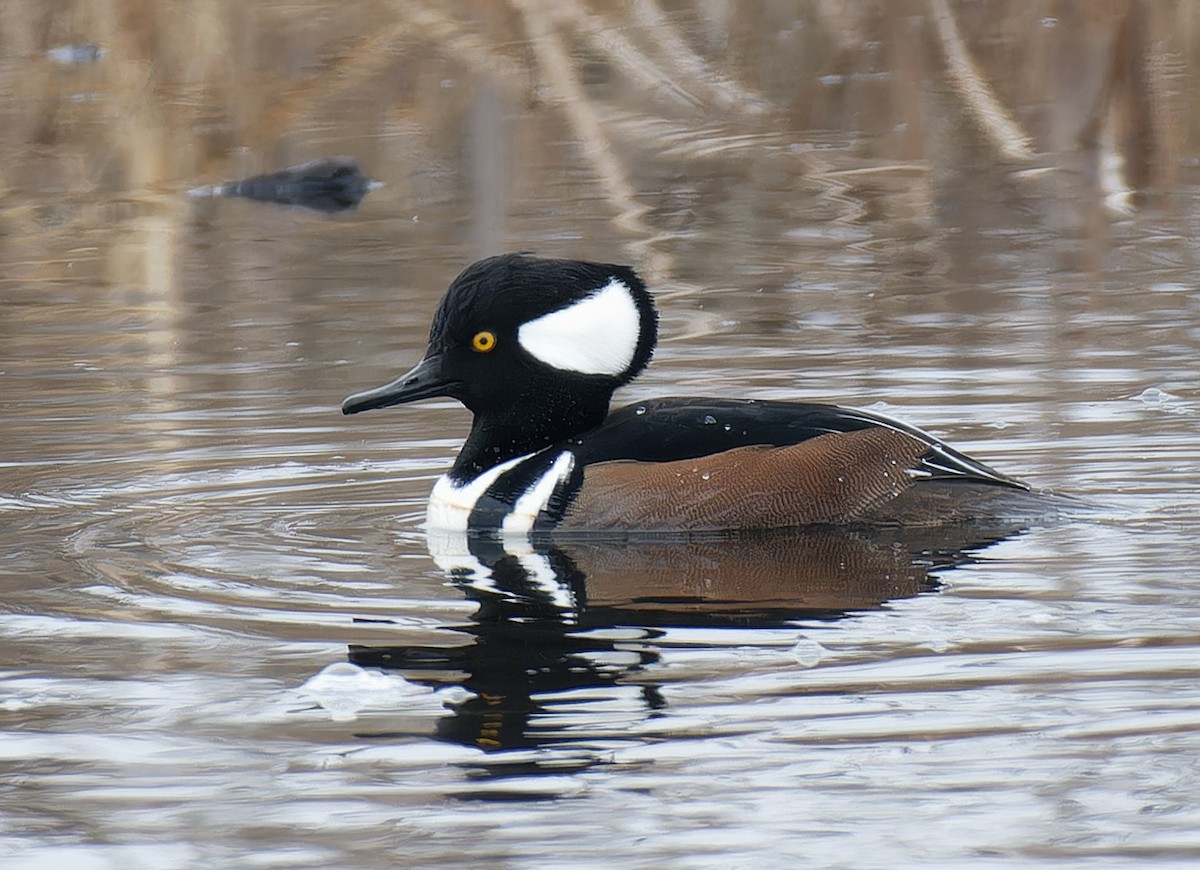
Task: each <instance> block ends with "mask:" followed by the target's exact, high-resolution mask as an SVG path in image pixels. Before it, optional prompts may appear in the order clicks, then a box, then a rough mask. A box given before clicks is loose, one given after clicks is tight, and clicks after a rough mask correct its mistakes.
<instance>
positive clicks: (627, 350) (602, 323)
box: [517, 278, 642, 377]
mask: <svg viewBox="0 0 1200 870" xmlns="http://www.w3.org/2000/svg"><path fill="white" fill-rule="evenodd" d="M641 326H642V318H641V314H640V312H639V311H638V307H637V303H636V302H634V300H633V293H632V291H631V290H630V289H629V287H628V286H627V285H626V284H625V282H623V281H618V280H617V279H616V278H612V279H610V280H609V282H608V283H607V284H605V285H604V286H603V287H601V288H600V289H599V290H597V291H596V292H595V293H593V294H592V295H591V296H588V297H586V298H584V299H581V300H579V301H578V302H575V303H573V304H571V305H568V306H567V307H566V308H560V309H559V310H558V311H551V312H550V313H549V314H543V315H542V316H541V317H539V318H537V319H536V320H531V321H529V322H528V323H524V324H522V325H521V327H520V328H519V329H518V330H517V341H519V342H520V343H521V347H523V348H525V350H527V351H529V353H531V354H533V356H535V357H537V358H538V359H539V360H541V361H542V362H544V363H546V365H550V366H554V368H556V369H564V370H566V371H570V372H580V373H582V374H585V375H612V376H613V377H615V376H617V375H619V374H621V373H622V372H624V371H625V370H626V369H628V368H629V366H630V364H631V363H632V362H633V354H634V352H635V351H636V350H637V344H638V336H639V335H640V333H641Z"/></svg>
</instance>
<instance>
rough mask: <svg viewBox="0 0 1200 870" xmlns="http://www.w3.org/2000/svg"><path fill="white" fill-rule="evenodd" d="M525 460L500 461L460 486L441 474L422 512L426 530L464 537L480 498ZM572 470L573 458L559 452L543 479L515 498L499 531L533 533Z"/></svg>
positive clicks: (524, 458)
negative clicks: (499, 479) (498, 480)
mask: <svg viewBox="0 0 1200 870" xmlns="http://www.w3.org/2000/svg"><path fill="white" fill-rule="evenodd" d="M526 459H529V456H528V455H527V456H518V457H516V458H515V459H510V460H508V461H507V462H501V463H500V464H499V465H497V466H495V467H494V468H489V469H488V470H487V471H485V472H483V473H482V474H480V475H479V476H478V477H476V478H474V479H473V480H469V481H467V482H466V483H464V484H461V485H459V484H456V483H455V482H454V481H453V480H452V479H451V478H450V476H449V475H447V474H444V475H442V476H441V477H440V478H438V482H437V483H436V484H434V487H433V492H432V493H431V494H430V496H429V507H428V508H427V509H426V512H425V525H426V527H427V528H429V529H436V530H437V531H438V532H445V533H451V534H453V533H462V534H466V531H467V524H468V521H469V520H470V517H471V512H472V511H473V510H475V505H476V504H477V503H478V502H479V499H481V498H482V497H483V495H484V494H485V493H486V492H487V491H488V488H489V487H490V486H491V485H492V484H493V483H495V482H496V480H497V479H498V478H499V477H500V475H502V474H504V472H506V471H508V470H509V469H510V468H513V467H515V466H517V465H519V464H520V463H522V462H524V461H525V460H526ZM574 467H575V455H574V454H573V453H571V452H570V451H569V450H564V451H563V452H562V453H560V454H559V455H558V457H557V458H556V459H555V460H554V462H553V463H552V464H551V466H550V467H549V468H548V469H547V470H546V471H545V472H544V473H543V474H542V476H541V477H540V478H538V479H537V480H536V481H534V483H533V485H532V486H531V487H529V489H527V490H526V491H525V493H524V494H523V495H521V497H520V498H518V499H517V501H516V503H515V504H514V505H513V507H512V510H511V511H510V512H509V513H508V514H507V515H505V517H504V521H503V524H502V526H501V531H503V532H504V534H505V535H526V534H528V533H529V532H530V531H532V529H533V524H534V523H535V522H536V521H537V518H538V515H539V514H540V513H541V512H542V511H544V510H545V509H546V507H547V505H549V504H550V499H551V497H552V496H553V495H554V490H555V489H556V488H557V487H558V485H559V484H560V483H563V482H564V481H566V480H567V478H568V477H569V476H570V474H571V470H572V469H573V468H574Z"/></svg>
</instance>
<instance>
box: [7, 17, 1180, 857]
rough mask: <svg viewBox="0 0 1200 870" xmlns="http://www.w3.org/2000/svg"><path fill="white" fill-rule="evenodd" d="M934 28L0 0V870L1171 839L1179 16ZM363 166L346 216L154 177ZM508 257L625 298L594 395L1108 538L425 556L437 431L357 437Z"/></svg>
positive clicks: (383, 431) (1030, 850) (1113, 853)
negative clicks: (623, 330)
mask: <svg viewBox="0 0 1200 870" xmlns="http://www.w3.org/2000/svg"><path fill="white" fill-rule="evenodd" d="M947 6H948V7H950V12H951V19H950V20H951V22H952V24H953V26H954V27H956V28H957V30H954V29H951V30H947V29H946V24H947V18H946V17H945V14H944V13H945V10H946V7H947ZM959 6H960V4H942V3H937V2H933V3H929V4H927V5H926V4H886V7H887V8H886V9H885V10H876V9H874V8H873V7H872V8H867V7H865V6H864V7H859V6H857V5H855V4H843V5H842V6H839V7H838V9H839V10H840V11H835V10H833V8H832V7H830V6H828V5H827V4H826V5H822V4H814V5H811V6H810V5H802V6H800V7H798V8H796V9H791V10H783V8H782V7H780V8H775V7H771V9H770V11H765V10H757V8H756V9H755V10H754V11H750V10H726V9H725V6H724V4H705V5H704V6H703V11H701V12H695V13H694V12H691V11H689V10H687V9H685V8H680V9H679V10H673V9H671V8H668V9H665V10H663V11H662V12H661V17H659V16H658V15H656V11H657V10H658V7H657V6H656V5H655V4H649V3H646V4H636V10H635V11H630V12H629V13H628V15H627V17H622V16H621V15H618V14H617V13H615V12H613V11H611V10H608V9H599V8H597V9H592V8H590V7H585V6H583V5H572V6H569V7H563V9H562V10H560V11H559V12H558V13H556V14H557V16H558V17H554V16H552V15H551V13H550V11H549V9H548V8H546V7H543V6H542V4H537V3H532V2H519V3H518V2H514V3H512V4H511V5H505V6H500V5H497V6H495V7H490V6H489V7H485V8H484V9H483V11H479V10H473V9H471V8H468V7H463V8H462V9H449V8H444V7H443V5H442V4H423V3H406V4H399V5H397V6H396V7H395V8H392V7H388V11H387V14H386V15H382V16H381V14H380V13H379V12H378V10H376V9H375V7H373V6H372V5H370V4H361V5H360V4H354V3H352V4H349V6H346V5H345V4H342V5H339V6H337V7H334V6H326V5H324V4H310V6H308V7H306V8H305V9H304V10H300V9H298V8H297V7H295V6H294V5H293V4H286V3H272V2H264V3H259V4H250V5H248V6H247V7H246V8H245V9H243V10H242V11H240V12H237V13H233V12H228V11H216V10H217V7H214V8H213V10H207V11H206V10H198V11H193V10H191V9H190V8H189V10H188V11H186V12H181V11H180V9H179V7H177V6H175V5H172V4H162V3H153V2H141V3H132V4H129V8H128V9H127V10H125V11H124V13H122V14H117V13H116V12H107V11H96V10H90V8H89V7H88V5H87V4H66V5H65V6H61V7H60V8H56V9H55V10H54V11H44V10H43V11H37V12H34V11H23V12H19V13H17V12H14V13H13V15H12V16H10V17H11V18H12V22H11V27H6V29H5V32H4V35H3V37H2V38H3V40H4V46H3V48H4V63H3V65H2V71H0V75H3V76H4V78H5V79H6V81H7V82H8V84H9V87H6V88H4V89H3V90H2V91H0V93H3V94H4V96H3V97H0V112H3V114H4V117H5V119H6V123H5V124H4V125H3V131H2V132H0V149H2V153H3V155H4V161H3V162H4V166H5V177H4V180H5V185H4V194H3V195H4V205H5V208H4V211H3V213H2V215H0V227H2V230H0V256H2V257H3V260H4V264H5V268H4V270H3V272H4V276H3V278H0V282H2V283H0V307H2V314H0V348H2V350H0V411H2V417H0V427H2V428H0V433H2V435H3V444H4V445H5V451H4V454H3V456H0V590H2V596H0V601H2V605H3V606H2V607H0V794H3V796H4V800H3V802H0V854H3V855H4V856H5V866H8V867H39V868H41V867H60V866H71V867H89V868H90V867H123V868H124V867H195V866H231V867H232V866H237V867H248V866H262V867H278V866H286V867H307V866H313V867H318V866H319V867H329V866H345V867H390V866H397V865H398V864H404V865H409V866H478V867H493V866H512V867H562V866H566V865H576V866H637V867H663V866H671V867H748V866H756V867H757V866H768V867H769V866H798V865H799V866H805V865H812V866H853V867H896V866H912V865H916V864H920V865H923V866H946V867H958V866H963V865H964V864H965V863H967V862H977V861H987V862H990V863H994V864H1002V865H1003V864H1014V865H1021V864H1024V865H1035V866H1037V865H1043V864H1045V863H1048V862H1054V863H1057V864H1061V865H1064V866H1075V865H1087V864H1092V863H1098V864H1114V863H1115V864H1134V863H1141V862H1149V861H1167V860H1176V861H1180V862H1188V861H1194V860H1196V859H1197V857H1200V834H1198V833H1197V832H1200V764H1198V762H1197V759H1198V758H1200V689H1198V686H1200V681H1198V679H1197V678H1198V677H1200V592H1198V589H1200V586H1198V584H1197V576H1196V567H1195V566H1196V565H1197V564H1200V545H1198V544H1197V536H1196V534H1195V530H1196V527H1197V520H1198V519H1200V516H1198V514H1200V511H1198V510H1197V503H1198V502H1197V494H1198V490H1200V447H1198V446H1197V411H1198V408H1200V396H1198V393H1197V380H1196V370H1197V358H1198V350H1200V328H1198V327H1197V323H1198V322H1200V320H1198V314H1200V291H1198V290H1197V280H1196V274H1197V272H1196V268H1195V259H1196V246H1195V242H1194V239H1195V238H1196V236H1197V229H1198V228H1197V220H1196V214H1197V212H1196V209H1195V205H1194V203H1195V202H1196V200H1197V193H1198V192H1200V187H1198V181H1200V179H1198V177H1197V166H1198V165H1200V163H1198V157H1200V147H1198V142H1197V137H1196V135H1195V124H1194V120H1195V119H1194V117H1193V114H1194V113H1193V111H1192V107H1191V104H1192V102H1194V101H1193V100H1192V99H1191V95H1192V94H1193V93H1194V89H1193V88H1192V87H1191V85H1190V81H1191V78H1192V77H1194V76H1195V74H1196V71H1195V67H1194V63H1193V62H1192V58H1191V56H1190V55H1189V54H1187V52H1186V51H1185V48H1186V47H1187V46H1188V45H1189V44H1190V43H1188V41H1187V40H1188V38H1189V34H1191V33H1193V32H1194V30H1195V27H1196V23H1197V22H1196V13H1195V12H1194V11H1192V10H1191V9H1190V8H1187V9H1175V10H1173V11H1165V7H1164V9H1163V10H1159V11H1157V12H1156V13H1155V14H1154V15H1147V16H1145V17H1144V19H1139V20H1138V22H1135V23H1131V20H1126V19H1124V18H1122V17H1121V14H1120V12H1119V11H1118V12H1111V13H1110V12H1100V11H1095V10H1093V11H1091V12H1089V13H1086V14H1085V13H1079V14H1077V15H1075V16H1067V15H1063V16H1062V17H1060V18H1046V17H1043V16H1037V17H1030V16H1029V15H1028V13H1027V12H1026V11H1025V5H1024V4H1008V3H990V4H985V5H984V6H980V7H979V8H976V5H975V4H962V8H959ZM985 7H986V8H985ZM125 13H127V14H125ZM381 17H382V20H381ZM956 34H957V35H956ZM956 40H957V41H956ZM87 45H92V46H94V47H95V48H96V50H95V51H93V50H90V49H88V50H72V51H65V50H64V51H57V52H56V53H51V54H47V52H55V50H56V49H61V48H62V47H64V46H87ZM956 45H957V46H958V47H959V48H962V47H964V46H965V49H966V51H967V52H968V55H967V56H968V57H969V59H970V60H971V62H972V63H973V64H974V68H975V71H976V73H977V74H978V76H979V78H978V79H977V80H972V78H971V75H970V74H969V72H968V71H966V70H964V68H963V67H962V66H961V65H956V64H959V61H956V60H954V58H959V54H957V53H956V49H955V46H956ZM948 58H950V60H948ZM1122 58H1126V59H1132V60H1131V61H1130V62H1129V63H1121V62H1118V61H1120V59H1122ZM960 60H961V59H960ZM973 81H974V84H973ZM979 81H983V82H984V83H985V84H986V85H987V90H988V91H990V92H991V96H992V97H993V98H994V99H995V100H996V101H997V102H998V104H999V105H1001V106H1004V107H1005V111H1006V112H1007V113H1008V114H1009V115H1010V116H1011V121H1012V122H1013V124H1015V125H1016V128H1017V129H1018V130H1019V132H1020V133H1022V134H1023V135H1024V136H1025V137H1026V141H1024V142H1022V141H1019V140H1018V139H1013V138H1012V136H1011V135H1010V134H1011V133H1012V131H1011V130H1008V129H1007V128H1005V127H1004V125H1003V124H1001V125H998V126H997V125H996V124H994V123H993V124H992V125H991V126H988V122H986V121H981V120H980V117H981V112H982V109H981V106H982V107H983V109H986V105H985V104H984V103H985V102H986V95H983V94H982V92H981V91H980V90H979V88H978V86H977V85H978V82H979ZM981 101H984V103H981ZM984 114H986V113H984ZM1139 131H1140V132H1139ZM342 154H344V155H352V156H354V157H356V158H357V159H358V161H359V162H360V163H361V164H362V166H363V167H364V170H365V171H366V172H367V173H368V174H369V175H370V176H371V177H372V178H376V179H379V180H382V181H384V182H385V183H386V185H387V186H386V187H385V188H383V189H381V190H377V191H373V192H371V193H370V194H369V195H368V196H367V198H366V199H365V201H364V202H363V203H362V205H361V206H359V208H358V210H357V211H355V212H353V213H350V214H345V215H340V216H336V217H327V216H323V215H320V214H318V213H315V212H310V211H305V210H303V209H297V208H279V207H276V206H272V205H269V204H264V203H260V202H250V201H242V200H196V199H191V198H189V197H188V196H187V191H188V190H190V189H192V188H195V187H197V186H200V185H213V184H220V183H222V182H224V181H228V180H231V179H234V178H238V177H246V176H249V175H253V174H256V173H259V172H264V171H270V170H274V169H279V168H282V167H285V166H288V165H295V164H299V163H302V162H304V161H306V160H310V159H314V158H317V157H323V156H331V155H342ZM1114 167H1116V168H1114ZM502 250H533V251H536V252H538V253H541V254H545V255H551V256H575V257H587V258H592V259H599V260H608V261H619V262H628V263H631V264H633V265H634V266H635V267H637V268H639V269H640V270H641V271H642V272H643V273H644V274H645V275H646V277H647V278H648V280H649V282H650V283H651V284H652V285H653V287H654V289H655V292H656V294H657V297H658V301H659V305H660V307H661V309H662V314H663V322H662V332H663V335H664V341H663V343H662V345H661V346H660V348H659V351H658V353H657V354H656V357H655V361H654V363H653V365H652V366H651V368H650V369H649V371H648V372H647V373H646V374H645V375H644V376H643V377H642V378H640V379H639V380H638V381H636V382H635V383H634V384H632V385H631V386H629V387H627V388H625V389H624V390H623V391H622V392H621V393H620V394H619V396H618V400H619V401H636V400H638V399H642V398H647V397H653V396H664V395H672V394H688V393H691V394H713V395H743V396H752V397H760V398H772V399H786V398H794V399H799V400H809V401H837V402H840V403H843V404H850V405H858V406H862V407H869V408H877V409H882V410H884V411H886V412H887V413H890V414H893V415H895V416H899V417H902V418H903V419H905V420H908V421H911V422H913V423H915V424H917V425H921V426H923V427H926V428H928V429H930V430H931V431H933V432H934V433H936V434H938V435H940V436H943V437H945V438H947V439H949V440H950V441H951V442H952V443H953V444H954V445H955V446H957V447H959V448H961V449H964V450H967V451H969V452H971V453H972V454H974V455H976V456H978V457H980V458H981V459H983V460H985V461H987V462H989V463H990V464H993V465H995V466H996V467H998V468H1000V469H1001V470H1004V471H1006V472H1008V473H1011V474H1013V475H1016V476H1019V477H1023V478H1025V479H1028V480H1030V481H1033V482H1035V483H1037V484H1038V485H1041V486H1047V487H1053V488H1056V489H1061V490H1063V491H1067V492H1071V493H1074V494H1077V495H1080V496H1082V497H1085V498H1088V499H1091V500H1093V501H1095V502H1098V503H1100V504H1102V505H1103V508H1102V510H1100V511H1099V512H1098V514H1097V515H1096V516H1095V517H1093V518H1090V519H1088V520H1086V521H1079V522H1070V523H1064V524H1060V525H1057V526H1054V527H1041V528H1032V529H1026V530H1023V531H1019V532H1018V531H1016V530H1012V529H1008V530H973V531H972V533H971V534H969V535H961V536H960V535H955V536H948V537H944V538H943V537H938V536H934V538H933V539H929V538H920V539H916V540H913V539H888V540H871V539H864V538H862V537H855V536H852V535H848V536H839V535H832V536H830V535H826V536H813V535H788V536H771V537H769V538H768V539H763V540H757V541H750V542H744V541H743V542H734V543H730V542H711V541H708V542H703V541H702V542H694V543H681V542H666V543H664V542H657V543H655V542H635V543H631V544H628V545H627V546H624V547H601V546H586V545H576V546H575V547H574V548H573V549H572V548H563V549H562V550H556V551H551V550H546V549H542V550H534V551H531V552H529V553H524V554H516V555H514V554H512V553H503V552H493V553H490V554H488V553H482V554H475V557H476V561H477V563H478V564H477V565H474V566H473V567H471V568H470V569H469V570H464V568H463V565H462V564H458V566H457V570H456V569H455V566H454V565H450V564H448V561H447V559H446V558H445V557H444V555H443V556H442V557H440V558H439V559H435V558H434V557H433V556H431V555H430V552H429V547H428V545H427V541H426V539H425V535H424V532H423V530H422V529H421V527H420V520H421V517H422V515H423V511H424V503H425V499H426V496H427V494H428V492H429V490H430V488H431V487H432V484H433V481H434V480H435V479H436V477H437V476H438V475H439V474H440V473H441V472H442V471H443V470H444V469H445V468H446V467H447V466H448V464H449V461H450V460H451V458H452V457H453V455H454V453H455V451H456V450H457V447H458V445H459V443H460V442H461V438H462V437H463V435H464V434H465V432H466V428H467V424H468V417H467V414H466V412H465V411H463V409H462V408H460V407H458V406H456V405H455V404H453V403H450V402H432V403H425V404H422V405H417V406H409V407H405V408H400V409H394V410H391V411H385V412H376V413H373V414H370V415H364V416H361V417H355V418H353V419H346V418H343V417H341V415H340V414H339V412H338V405H339V403H340V401H341V399H342V398H343V397H344V396H345V395H347V394H348V393H350V392H353V391H356V390H358V389H361V388H364V387H368V386H374V385H377V384H379V383H383V382H384V381H385V380H388V379H390V378H391V377H394V376H395V375H396V374H397V373H398V372H399V371H401V370H402V369H404V368H406V367H408V366H409V365H411V364H412V363H414V362H415V361H416V360H417V359H418V358H419V357H420V355H421V352H422V349H423V347H424V343H425V336H426V332H427V329H428V323H429V319H430V316H431V313H432V311H433V308H434V306H435V305H436V302H437V299H438V298H439V296H440V294H441V293H442V291H443V290H444V288H445V286H446V285H447V284H448V283H449V282H450V280H452V279H453V277H454V275H455V274H457V272H458V271H459V270H460V269H461V268H463V267H464V266H465V265H466V264H467V263H469V262H470V261H471V260H473V259H474V258H476V257H479V256H483V255H486V254H490V253H495V252H497V251H502ZM435 549H436V548H435Z"/></svg>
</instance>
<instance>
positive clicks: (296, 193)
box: [188, 157, 383, 214]
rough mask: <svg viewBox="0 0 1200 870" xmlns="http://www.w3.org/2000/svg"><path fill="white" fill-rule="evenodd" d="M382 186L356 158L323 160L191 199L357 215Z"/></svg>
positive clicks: (202, 191) (200, 190) (201, 190)
mask: <svg viewBox="0 0 1200 870" xmlns="http://www.w3.org/2000/svg"><path fill="white" fill-rule="evenodd" d="M382 186H383V182H381V181H372V180H371V179H370V178H368V177H367V175H366V173H364V172H363V171H362V169H360V168H359V165H358V161H357V160H355V159H354V158H353V157H323V158H321V159H320V160H312V161H309V162H308V163H302V164H300V165H299V166H292V167H289V168H288V169H281V170H280V171H278V172H268V173H267V174H266V175H255V176H254V177H253V178H246V179H243V180H242V181H231V182H229V183H228V184H217V185H213V186H212V187H196V188H193V189H191V190H189V191H188V195H189V196H196V197H209V196H240V197H244V198H246V199H256V200H259V201H261V202H274V203H278V204H279V205H299V206H303V207H304V208H311V209H313V210H315V211H323V212H328V213H331V214H332V213H334V212H340V211H354V209H356V208H358V204H359V203H360V202H362V199H363V197H364V196H366V195H367V193H369V192H370V191H372V190H375V189H376V188H377V187H382Z"/></svg>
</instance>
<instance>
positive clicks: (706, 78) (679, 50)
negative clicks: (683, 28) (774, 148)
mask: <svg viewBox="0 0 1200 870" xmlns="http://www.w3.org/2000/svg"><path fill="white" fill-rule="evenodd" d="M629 10H630V12H631V13H632V15H633V19H634V21H636V22H637V23H638V24H639V25H640V27H641V29H642V32H644V33H645V34H646V36H647V37H649V38H650V39H652V40H654V42H655V43H657V44H658V47H659V49H660V51H661V52H662V54H663V57H664V58H666V59H667V60H668V61H669V62H670V63H672V64H673V65H674V66H675V69H676V71H677V72H678V74H679V77H680V78H682V79H685V80H687V83H688V86H689V88H690V89H691V90H694V91H696V92H699V93H706V94H707V95H708V97H709V99H710V100H711V101H713V102H715V103H717V104H718V105H719V106H720V107H721V108H734V109H738V110H740V111H743V112H762V111H765V110H766V109H767V107H768V104H767V101H766V100H764V99H763V98H762V97H760V96H758V95H757V94H754V93H751V92H750V91H748V90H746V89H745V88H743V87H741V86H740V85H739V84H738V83H737V82H735V81H732V80H731V79H728V78H725V77H722V76H718V75H717V74H716V73H715V72H714V71H713V70H712V68H711V67H710V66H709V64H708V62H707V61H705V60H704V58H702V57H700V55H698V54H696V52H694V51H693V50H692V49H691V47H690V46H689V45H688V44H687V42H685V41H684V39H683V37H682V36H680V35H679V31H678V30H676V28H675V25H674V24H672V23H671V21H670V19H668V18H667V16H666V15H664V14H663V11H662V9H660V8H659V6H658V3H657V2H655V0H634V2H633V3H631V4H630V7H629Z"/></svg>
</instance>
